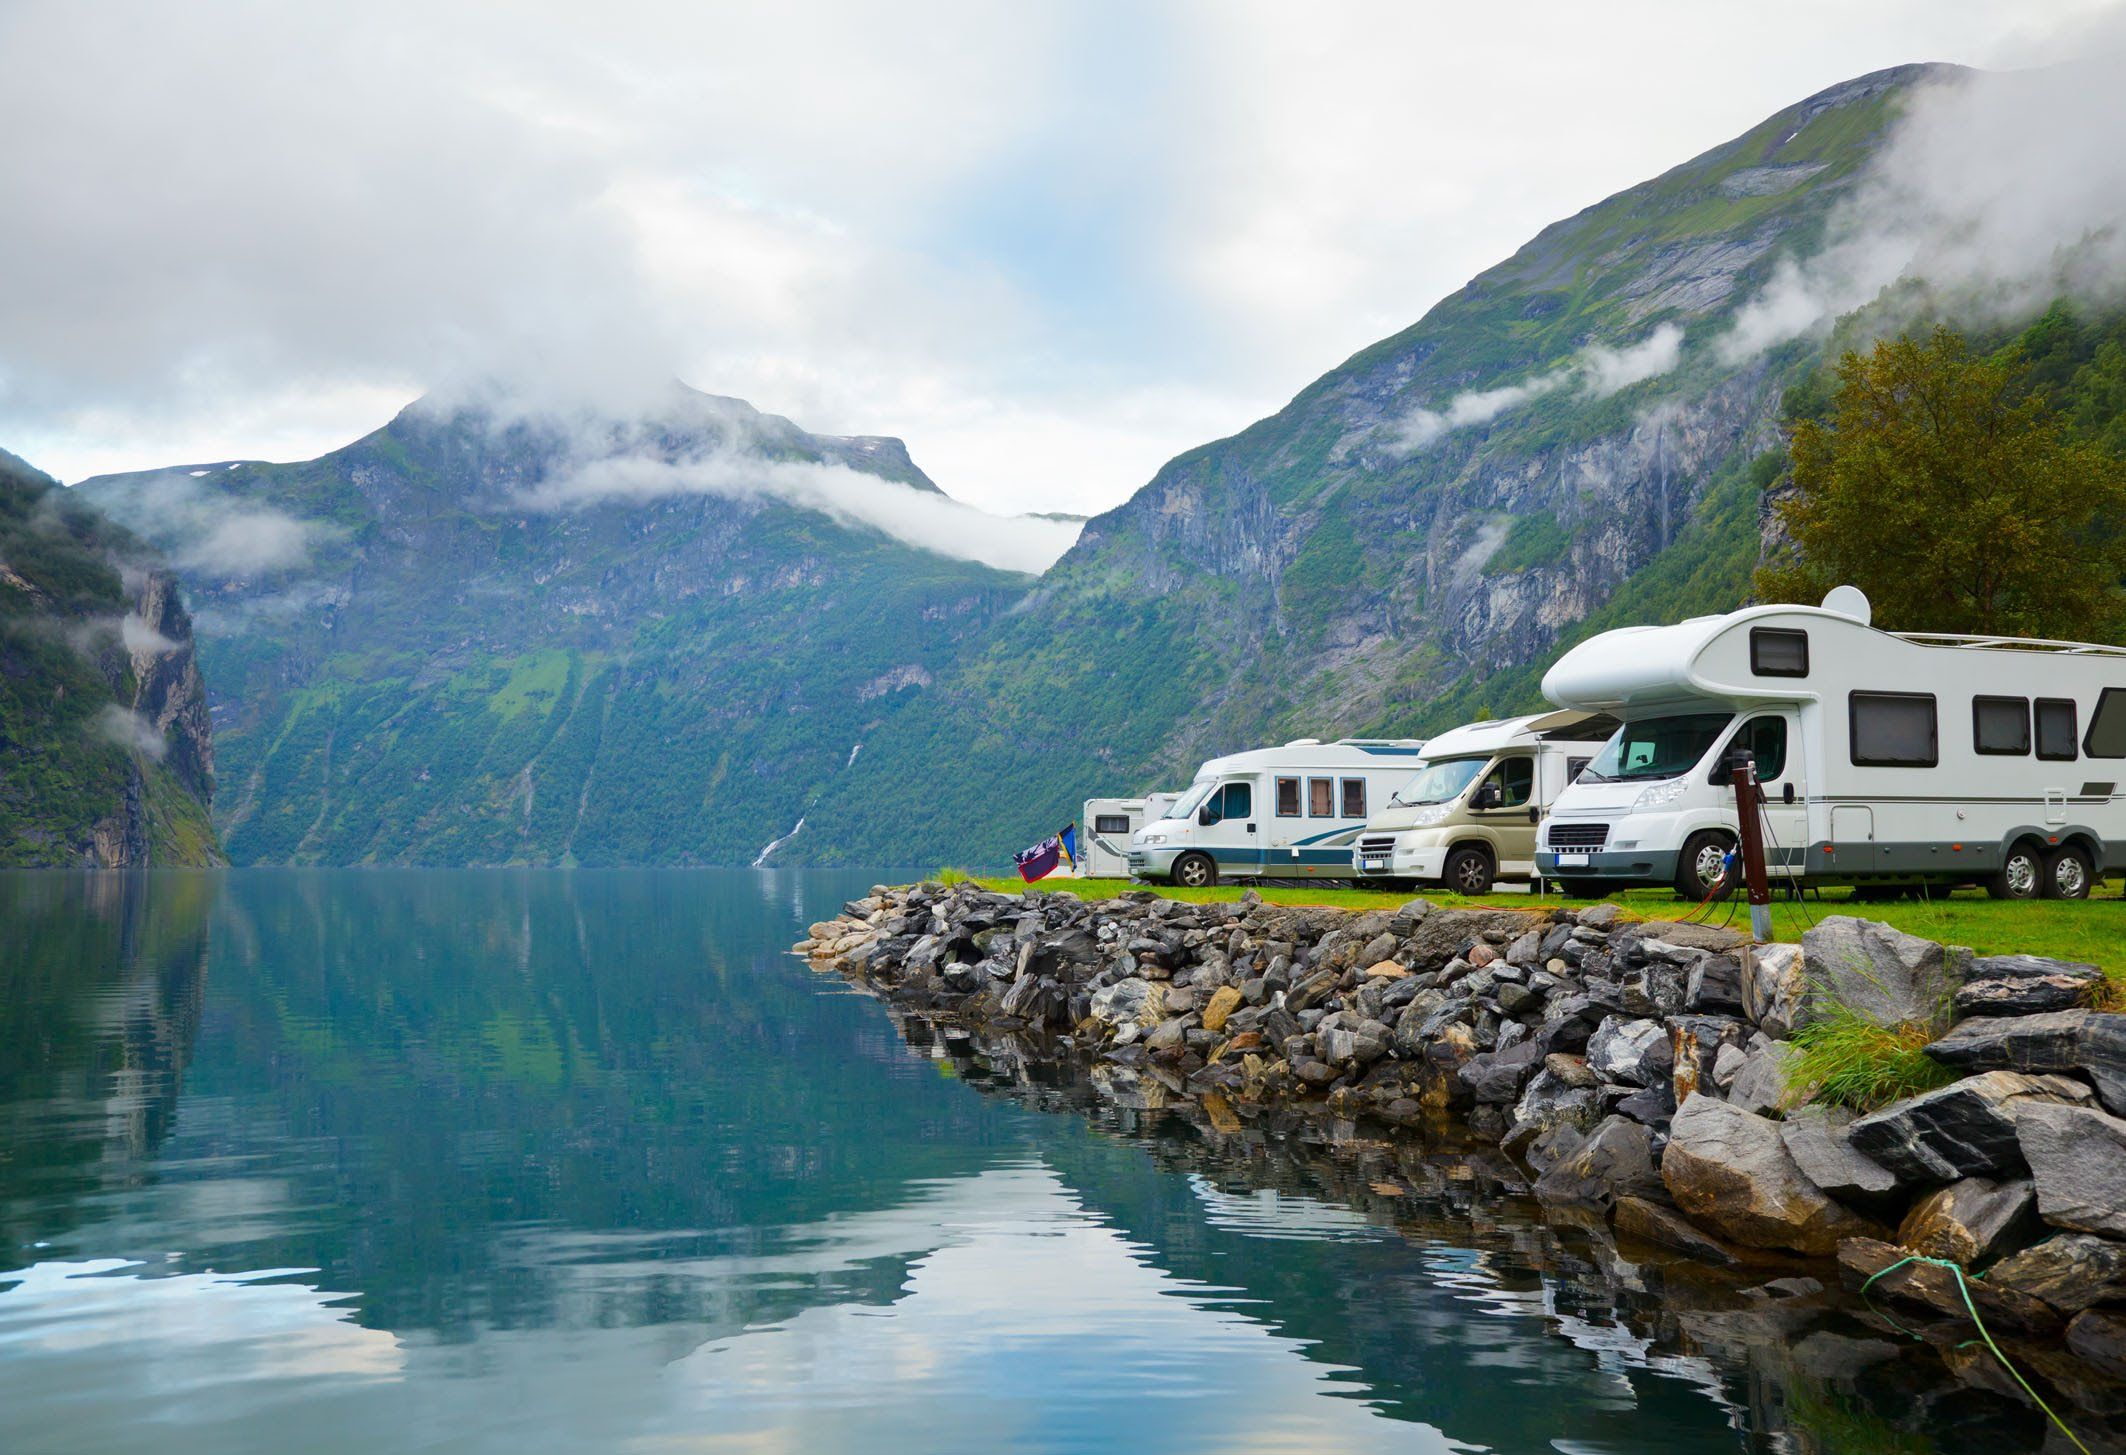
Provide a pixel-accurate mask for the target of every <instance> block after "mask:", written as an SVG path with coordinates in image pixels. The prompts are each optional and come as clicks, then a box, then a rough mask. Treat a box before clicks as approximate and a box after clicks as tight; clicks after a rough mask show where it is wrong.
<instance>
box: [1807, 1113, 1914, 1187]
mask: <svg viewBox="0 0 2126 1455" xmlns="http://www.w3.org/2000/svg"><path fill="white" fill-rule="evenodd" d="M1854 1120H1855V1118H1854V1115H1853V1113H1852V1112H1849V1111H1846V1110H1844V1109H1842V1108H1839V1107H1826V1106H1804V1107H1799V1108H1796V1109H1795V1110H1794V1111H1792V1112H1789V1113H1788V1114H1787V1118H1786V1120H1785V1121H1783V1122H1781V1123H1780V1124H1779V1137H1780V1140H1781V1141H1783V1142H1785V1143H1786V1151H1787V1155H1788V1156H1790V1157H1792V1158H1793V1159H1794V1163H1795V1165H1796V1166H1798V1167H1799V1168H1800V1169H1801V1170H1802V1171H1803V1172H1805V1173H1807V1174H1808V1178H1809V1181H1811V1182H1813V1183H1815V1184H1816V1185H1817V1186H1818V1187H1820V1188H1822V1189H1823V1190H1824V1191H1825V1192H1828V1193H1829V1194H1830V1195H1831V1196H1833V1197H1836V1198H1842V1199H1844V1200H1846V1201H1848V1202H1857V1203H1861V1204H1863V1205H1865V1204H1867V1203H1869V1202H1872V1201H1875V1200H1878V1199H1883V1198H1887V1197H1889V1196H1890V1195H1891V1194H1893V1193H1895V1192H1896V1191H1897V1187H1898V1182H1897V1174H1895V1173H1894V1172H1892V1171H1890V1170H1889V1169H1888V1168H1887V1167H1884V1166H1883V1165H1882V1164H1881V1163H1879V1162H1876V1161H1875V1160H1873V1159H1872V1158H1870V1157H1868V1156H1867V1155H1866V1154H1864V1153H1862V1152H1861V1151H1860V1150H1859V1149H1858V1148H1856V1147H1855V1146H1854V1145H1853V1142H1852V1139H1851V1138H1850V1137H1849V1136H1847V1135H1846V1133H1847V1130H1848V1129H1849V1128H1850V1127H1851V1126H1852V1124H1853V1122H1854Z"/></svg>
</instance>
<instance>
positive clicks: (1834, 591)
mask: <svg viewBox="0 0 2126 1455" xmlns="http://www.w3.org/2000/svg"><path fill="white" fill-rule="evenodd" d="M1823 609H1824V610H1825V611H1834V612H1836V613H1838V615H1840V616H1849V617H1851V618H1853V620H1855V621H1857V622H1859V623H1860V624H1861V625H1862V626H1866V625H1868V624H1869V623H1870V622H1871V621H1873V620H1874V619H1875V609H1874V608H1873V607H1871V606H1869V605H1868V594H1867V593H1866V592H1865V591H1862V590H1861V589H1860V588H1859V587H1858V586H1833V587H1832V588H1831V594H1830V595H1828V596H1826V597H1824V598H1823Z"/></svg>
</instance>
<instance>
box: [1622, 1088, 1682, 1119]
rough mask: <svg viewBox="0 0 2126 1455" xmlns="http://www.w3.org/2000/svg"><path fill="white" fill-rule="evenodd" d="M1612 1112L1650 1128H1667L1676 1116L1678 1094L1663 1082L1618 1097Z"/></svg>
mask: <svg viewBox="0 0 2126 1455" xmlns="http://www.w3.org/2000/svg"><path fill="white" fill-rule="evenodd" d="M1610 1110H1612V1111H1614V1112H1615V1113H1616V1114H1617V1115H1618V1116H1625V1117H1630V1118H1631V1119H1632V1120H1633V1121H1635V1122H1640V1123H1643V1124H1644V1125H1646V1126H1649V1127H1665V1126H1667V1125H1668V1124H1669V1121H1670V1119H1671V1118H1673V1117H1674V1116H1675V1114H1676V1093H1675V1091H1674V1090H1673V1089H1672V1088H1671V1087H1670V1086H1669V1085H1668V1083H1667V1082H1663V1083H1662V1084H1661V1085H1659V1086H1649V1087H1646V1088H1644V1089H1643V1090H1640V1091H1634V1092H1632V1093H1631V1094H1629V1095H1628V1096H1620V1097H1618V1098H1617V1099H1616V1100H1615V1101H1614V1102H1612V1103H1611V1104H1610Z"/></svg>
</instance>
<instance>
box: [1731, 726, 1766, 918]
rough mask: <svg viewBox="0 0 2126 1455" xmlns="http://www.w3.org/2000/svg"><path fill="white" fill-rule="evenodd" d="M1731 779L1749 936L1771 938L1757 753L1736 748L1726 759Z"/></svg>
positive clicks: (1761, 792)
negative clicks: (1748, 905) (1748, 897)
mask: <svg viewBox="0 0 2126 1455" xmlns="http://www.w3.org/2000/svg"><path fill="white" fill-rule="evenodd" d="M1728 764H1729V767H1730V768H1731V769H1732V770H1733V777H1734V782H1735V828H1736V834H1737V837H1738V838H1739V839H1740V840H1741V843H1740V844H1739V845H1738V849H1739V852H1740V853H1741V855H1742V882H1743V884H1744V885H1745V886H1746V887H1747V888H1748V889H1749V896H1750V938H1751V939H1752V940H1754V941H1756V942H1757V943H1758V944H1760V945H1764V944H1769V943H1771V938H1772V884H1771V880H1770V878H1769V877H1768V876H1767V875H1766V874H1765V872H1764V788H1763V786H1762V785H1760V784H1759V783H1758V782H1757V755H1756V754H1754V753H1752V752H1751V751H1750V750H1749V749H1748V748H1737V749H1735V751H1734V754H1733V755H1732V756H1731V757H1730V758H1729V759H1728Z"/></svg>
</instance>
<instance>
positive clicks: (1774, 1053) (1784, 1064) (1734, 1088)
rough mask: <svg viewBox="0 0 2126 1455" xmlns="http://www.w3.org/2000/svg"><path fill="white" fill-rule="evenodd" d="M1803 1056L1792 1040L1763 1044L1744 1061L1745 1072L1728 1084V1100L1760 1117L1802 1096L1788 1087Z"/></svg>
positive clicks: (1741, 1072)
mask: <svg viewBox="0 0 2126 1455" xmlns="http://www.w3.org/2000/svg"><path fill="white" fill-rule="evenodd" d="M1800 1054H1801V1053H1800V1052H1799V1051H1797V1050H1795V1049H1794V1046H1793V1044H1792V1043H1791V1042H1789V1041H1765V1042H1763V1043H1761V1044H1760V1045H1759V1046H1758V1047H1757V1049H1755V1050H1754V1051H1751V1052H1750V1053H1749V1054H1748V1055H1747V1056H1745V1057H1744V1058H1743V1061H1742V1069H1741V1070H1739V1071H1737V1072H1736V1073H1735V1079H1734V1080H1732V1081H1730V1082H1729V1083H1728V1084H1727V1099H1728V1100H1729V1101H1731V1102H1733V1103H1734V1104H1735V1105H1736V1106H1739V1107H1741V1108H1742V1109H1743V1110H1744V1111H1750V1112H1756V1113H1757V1114H1758V1115H1760V1116H1762V1115H1763V1114H1764V1113H1766V1112H1769V1111H1778V1110H1779V1109H1780V1108H1781V1107H1783V1106H1785V1105H1786V1104H1787V1103H1788V1102H1789V1101H1793V1100H1796V1099H1797V1098H1798V1096H1799V1094H1800V1093H1797V1092H1795V1091H1794V1090H1793V1089H1792V1088H1791V1087H1790V1086H1789V1085H1788V1076H1789V1073H1790V1070H1791V1068H1792V1066H1793V1064H1794V1061H1795V1059H1796V1058H1797V1057H1799V1056H1800Z"/></svg>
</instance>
